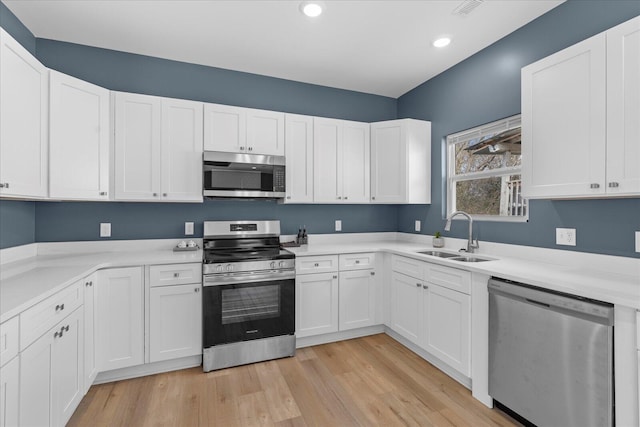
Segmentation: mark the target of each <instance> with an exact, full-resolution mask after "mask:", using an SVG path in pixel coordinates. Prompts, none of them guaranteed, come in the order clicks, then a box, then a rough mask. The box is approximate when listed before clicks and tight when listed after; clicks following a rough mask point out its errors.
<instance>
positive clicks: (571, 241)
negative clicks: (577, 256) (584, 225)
mask: <svg viewBox="0 0 640 427" xmlns="http://www.w3.org/2000/svg"><path fill="white" fill-rule="evenodd" d="M556 245H565V246H575V245H576V229H575V228H556Z"/></svg>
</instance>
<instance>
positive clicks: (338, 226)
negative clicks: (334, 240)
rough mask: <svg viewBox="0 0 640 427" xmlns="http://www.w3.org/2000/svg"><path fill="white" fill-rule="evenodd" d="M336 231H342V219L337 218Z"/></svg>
mask: <svg viewBox="0 0 640 427" xmlns="http://www.w3.org/2000/svg"><path fill="white" fill-rule="evenodd" d="M336 231H342V221H341V220H339V219H336Z"/></svg>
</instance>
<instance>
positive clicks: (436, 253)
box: [418, 251, 460, 258]
mask: <svg viewBox="0 0 640 427" xmlns="http://www.w3.org/2000/svg"><path fill="white" fill-rule="evenodd" d="M418 253H419V254H423V255H429V256H437V257H438V258H453V257H459V256H460V254H452V253H451V252H440V251H420V252H418Z"/></svg>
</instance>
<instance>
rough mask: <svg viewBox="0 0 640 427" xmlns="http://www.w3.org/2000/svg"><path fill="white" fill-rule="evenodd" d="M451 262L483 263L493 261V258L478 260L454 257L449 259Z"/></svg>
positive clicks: (468, 257)
mask: <svg viewBox="0 0 640 427" xmlns="http://www.w3.org/2000/svg"><path fill="white" fill-rule="evenodd" d="M451 261H460V262H484V261H493V258H478V257H475V256H466V255H465V256H456V257H454V258H451Z"/></svg>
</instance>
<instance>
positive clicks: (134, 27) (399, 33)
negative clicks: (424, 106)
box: [3, 0, 562, 98]
mask: <svg viewBox="0 0 640 427" xmlns="http://www.w3.org/2000/svg"><path fill="white" fill-rule="evenodd" d="M3 2H4V3H5V4H6V6H7V7H8V8H9V9H10V10H11V11H12V12H13V13H14V14H15V15H16V16H17V17H18V18H19V19H20V20H21V21H22V23H24V24H25V25H26V26H27V28H29V30H31V32H33V33H34V35H35V36H36V37H40V38H47V39H54V40H62V41H67V42H73V43H79V44H84V45H89V46H96V47H101V48H107V49H114V50H120V51H125V52H132V53H138V54H143V55H150V56H156V57H161V58H167V59H173V60H177V61H184V62H191V63H195V64H202V65H209V66H213V67H220V68H226V69H230V70H238V71H245V72H249V73H255V74H262V75H267V76H273V77H280V78H284V79H289V80H296V81H301V82H306V83H314V84H318V85H323V86H331V87H336V88H341V89H349V90H355V91H360V92H366V93H373V94H378V95H384V96H390V97H393V98H397V97H399V96H400V95H402V94H404V93H405V92H407V91H409V90H411V89H413V88H414V87H416V86H418V85H419V84H421V83H422V82H424V81H426V80H428V79H430V78H432V77H434V76H436V75H437V74H439V73H441V72H443V71H444V70H446V69H447V68H449V67H451V66H453V65H455V64H456V63H458V62H460V61H462V60H464V59H465V58H468V57H469V56H471V55H473V54H474V53H476V52H478V51H480V50H482V49H483V48H485V47H487V46H489V45H490V44H492V43H494V42H495V41H497V40H499V39H501V38H502V37H504V36H505V35H507V34H509V33H511V32H513V31H514V30H516V29H517V28H520V27H521V26H523V25H525V24H526V23H528V22H530V21H532V20H533V19H535V18H537V17H538V16H540V15H542V14H544V13H546V12H547V11H549V10H550V9H552V8H554V7H556V6H557V5H559V4H560V3H562V1H557V0H553V1H547V0H532V1H525V0H517V1H515V0H505V1H498V0H486V1H484V2H482V3H481V4H480V5H479V6H478V7H476V8H475V9H474V10H473V11H472V12H471V13H470V14H469V15H467V16H459V15H454V14H453V13H452V12H453V10H454V9H456V8H457V7H458V6H459V5H460V4H461V3H462V2H463V0H446V1H418V0H413V1H400V0H392V1H384V0H377V1H347V0H334V1H331V0H325V1H324V3H325V5H326V8H325V11H324V13H323V14H322V15H321V16H320V17H318V18H315V19H312V18H308V17H306V16H304V15H302V14H301V13H300V11H299V4H300V3H301V2H300V1H295V0H289V1H267V0H259V1H248V0H246V1H245V0H235V1H211V0H208V1H207V0H197V1H191V0H181V1H180V0H177V1H176V0H161V1H152V0H128V1H122V0H29V1H26V0H21V1H19V0H3ZM441 35H449V36H450V37H451V38H452V40H453V41H452V43H451V45H449V46H448V47H446V48H444V49H437V48H435V47H433V46H432V44H431V43H432V42H433V40H435V39H436V38H438V37H439V36H441Z"/></svg>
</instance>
